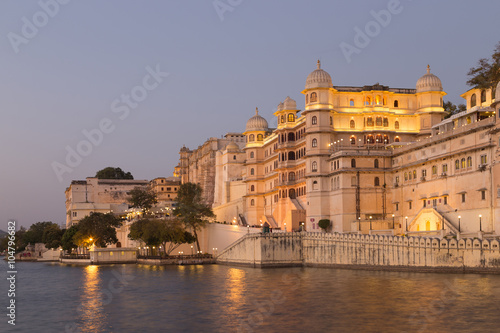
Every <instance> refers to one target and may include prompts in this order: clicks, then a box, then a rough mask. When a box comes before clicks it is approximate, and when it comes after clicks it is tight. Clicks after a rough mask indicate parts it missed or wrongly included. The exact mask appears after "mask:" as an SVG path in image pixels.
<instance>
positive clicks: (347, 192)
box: [175, 61, 500, 237]
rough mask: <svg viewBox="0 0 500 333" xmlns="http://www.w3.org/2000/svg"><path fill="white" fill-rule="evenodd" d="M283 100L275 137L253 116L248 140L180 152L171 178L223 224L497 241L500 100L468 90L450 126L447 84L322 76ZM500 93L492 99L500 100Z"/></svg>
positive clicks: (427, 78)
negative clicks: (195, 189) (197, 190)
mask: <svg viewBox="0 0 500 333" xmlns="http://www.w3.org/2000/svg"><path fill="white" fill-rule="evenodd" d="M302 94H303V95H304V98H305V109H304V110H299V109H298V108H297V103H296V102H295V101H294V100H292V99H291V98H289V97H287V98H286V99H285V100H284V101H283V102H282V103H280V104H279V105H278V107H277V110H276V112H275V113H274V115H275V116H276V117H277V120H278V122H277V124H278V125H277V128H269V126H268V122H267V121H266V120H265V119H264V118H263V117H262V116H260V115H259V114H258V110H256V113H255V115H254V116H253V117H252V118H250V119H249V120H248V122H247V124H246V129H245V132H244V133H241V134H238V133H229V134H228V135H226V136H225V138H223V139H215V138H213V139H210V140H209V141H207V142H206V143H205V144H204V145H203V146H200V147H199V148H198V149H196V150H194V151H191V150H189V149H188V148H185V147H183V148H182V149H181V151H180V163H179V165H178V166H177V168H176V171H175V173H176V175H177V176H179V177H181V179H182V182H188V181H191V182H197V183H200V185H202V188H203V189H204V192H205V193H204V194H205V200H206V201H207V203H209V204H211V205H212V207H213V209H214V212H215V213H216V215H217V220H218V221H220V222H223V221H226V222H227V223H236V224H240V225H247V224H248V225H257V226H258V225H260V224H265V223H267V224H269V225H270V226H271V227H272V228H276V229H278V228H279V229H281V230H285V229H286V230H287V231H291V230H298V229H299V228H301V227H302V224H303V227H304V228H305V229H306V230H308V231H318V232H319V231H321V229H320V228H319V226H318V222H319V221H320V220H322V219H326V220H329V221H330V228H329V231H330V232H340V233H359V232H361V233H392V234H406V233H414V234H422V235H424V234H427V235H430V234H435V235H436V234H437V235H444V234H455V235H458V234H460V235H469V234H472V235H476V234H477V235H480V237H482V236H483V235H484V236H493V235H496V234H497V233H499V232H500V209H499V204H500V166H499V165H498V161H499V158H498V156H499V152H500V151H499V144H500V142H499V137H500V135H499V133H500V124H499V118H498V117H496V116H495V114H500V113H499V108H500V101H499V102H496V101H495V91H490V90H479V89H471V90H469V91H467V92H466V93H464V94H463V95H462V97H463V98H464V99H465V100H466V101H467V110H466V111H463V112H461V113H458V114H455V115H453V116H451V117H449V118H446V116H447V112H446V111H444V109H443V96H445V95H446V93H445V92H444V91H443V87H442V84H441V80H440V79H439V78H438V77H437V76H435V75H434V74H432V73H431V72H430V68H429V67H428V68H427V73H426V74H425V75H423V76H422V77H421V78H420V79H419V80H418V81H417V84H416V89H406V88H390V87H387V86H383V85H380V84H378V83H377V84H375V85H370V86H362V87H351V86H334V85H333V82H332V79H331V76H330V75H329V74H328V73H327V72H326V71H324V70H323V69H321V66H320V63H319V61H318V65H317V69H316V70H314V71H313V72H312V73H311V74H309V76H308V77H307V80H306V85H305V89H304V90H303V91H302ZM499 94H500V85H499V86H497V89H496V96H500V95H499Z"/></svg>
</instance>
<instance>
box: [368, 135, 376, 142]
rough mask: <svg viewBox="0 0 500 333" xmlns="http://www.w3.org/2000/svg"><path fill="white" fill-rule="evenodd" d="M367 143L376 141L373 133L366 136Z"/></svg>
mask: <svg viewBox="0 0 500 333" xmlns="http://www.w3.org/2000/svg"><path fill="white" fill-rule="evenodd" d="M366 143H375V139H374V138H373V135H368V136H367V137H366Z"/></svg>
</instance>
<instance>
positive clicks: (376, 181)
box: [374, 177, 380, 186]
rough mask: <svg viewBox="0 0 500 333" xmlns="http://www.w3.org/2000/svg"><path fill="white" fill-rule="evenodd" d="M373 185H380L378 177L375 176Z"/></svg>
mask: <svg viewBox="0 0 500 333" xmlns="http://www.w3.org/2000/svg"><path fill="white" fill-rule="evenodd" d="M374 185H375V186H380V179H379V178H378V177H375V181H374Z"/></svg>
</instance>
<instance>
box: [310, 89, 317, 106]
mask: <svg viewBox="0 0 500 333" xmlns="http://www.w3.org/2000/svg"><path fill="white" fill-rule="evenodd" d="M317 101H318V94H316V93H315V92H313V93H312V94H311V103H313V102H317Z"/></svg>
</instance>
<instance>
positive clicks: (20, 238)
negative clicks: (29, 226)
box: [15, 226, 28, 252]
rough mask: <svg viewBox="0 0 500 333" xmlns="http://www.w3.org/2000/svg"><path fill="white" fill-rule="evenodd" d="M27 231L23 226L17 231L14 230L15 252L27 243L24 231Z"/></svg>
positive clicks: (19, 250) (22, 249) (21, 249)
mask: <svg viewBox="0 0 500 333" xmlns="http://www.w3.org/2000/svg"><path fill="white" fill-rule="evenodd" d="M27 232H28V231H27V230H26V228H25V227H22V226H21V228H19V230H18V231H16V241H15V243H16V252H21V251H24V249H25V248H26V246H27V245H28V241H26V233H27Z"/></svg>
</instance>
